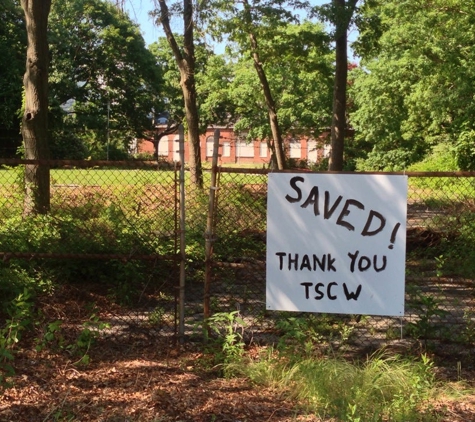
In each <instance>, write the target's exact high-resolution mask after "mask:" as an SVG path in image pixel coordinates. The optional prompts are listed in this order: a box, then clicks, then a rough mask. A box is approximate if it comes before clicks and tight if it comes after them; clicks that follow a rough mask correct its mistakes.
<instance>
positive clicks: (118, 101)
mask: <svg viewBox="0 0 475 422" xmlns="http://www.w3.org/2000/svg"><path fill="white" fill-rule="evenodd" d="M49 28H50V32H49V41H50V50H51V56H52V60H51V66H50V100H51V108H52V110H53V113H52V114H53V117H54V120H53V122H52V126H53V127H52V129H54V135H55V136H54V138H53V139H54V145H53V146H54V148H52V153H53V154H55V157H58V158H64V155H63V156H61V155H60V154H64V153H67V154H71V153H73V152H74V151H73V148H71V139H74V138H79V140H80V141H82V143H83V144H84V145H85V146H86V147H87V149H88V151H86V153H87V155H86V157H87V156H91V157H93V158H99V159H105V158H106V156H107V145H108V144H109V156H110V158H121V157H124V156H126V155H127V152H128V150H129V147H130V144H131V142H132V141H133V140H134V139H136V138H139V139H142V138H146V137H147V136H150V134H151V133H152V129H153V118H152V117H153V113H154V112H157V111H161V110H162V109H163V103H162V97H161V94H162V92H161V91H162V87H163V85H162V75H161V69H160V67H158V66H157V65H156V62H155V58H154V56H153V55H152V53H151V52H150V51H149V50H148V49H147V48H146V46H145V42H144V40H143V37H142V35H141V34H140V31H139V28H138V27H137V25H135V24H134V23H133V22H132V21H131V20H130V18H129V17H128V16H127V14H126V13H124V12H122V11H121V10H119V9H117V8H116V7H114V5H112V4H111V3H109V2H105V1H102V0H74V1H70V0H67V1H66V0H55V2H54V3H53V5H52V10H51V13H50V19H49ZM107 128H109V139H107V138H108V137H107ZM108 141H109V142H108ZM58 155H59V156H58ZM66 157H67V158H74V157H71V156H70V155H67V156H66Z"/></svg>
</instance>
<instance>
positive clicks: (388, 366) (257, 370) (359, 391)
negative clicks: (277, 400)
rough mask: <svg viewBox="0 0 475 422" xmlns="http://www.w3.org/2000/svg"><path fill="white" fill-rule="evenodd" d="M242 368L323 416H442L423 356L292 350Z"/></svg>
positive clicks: (429, 365) (402, 418) (429, 364)
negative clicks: (354, 358)
mask: <svg viewBox="0 0 475 422" xmlns="http://www.w3.org/2000/svg"><path fill="white" fill-rule="evenodd" d="M294 353H295V351H294ZM297 355H298V353H297ZM235 364H236V363H234V365H235ZM231 365H233V364H231ZM240 367H241V368H242V371H241V373H243V375H246V376H247V377H249V378H250V379H251V380H252V381H253V382H254V383H255V384H257V385H264V386H267V387H274V388H275V389H276V390H277V391H279V392H280V393H281V394H282V395H283V396H284V397H285V398H287V399H290V400H296V401H297V402H298V403H300V406H303V408H304V409H305V411H306V412H307V413H308V414H313V415H315V416H317V417H319V418H322V419H325V418H336V420H338V421H349V422H350V421H352V422H356V421H360V422H363V421H364V422H369V421H405V422H412V421H427V422H429V421H436V420H438V419H437V417H436V416H435V415H434V414H433V413H432V412H431V409H430V407H429V406H428V403H429V402H430V400H431V399H433V398H434V397H435V396H436V394H437V391H438V390H437V386H436V383H435V379H434V371H433V368H432V362H431V361H430V360H429V359H428V358H427V357H425V356H424V355H423V356H422V357H421V359H420V360H415V359H409V358H402V357H399V356H384V355H382V354H379V355H374V356H372V357H370V358H368V359H367V360H366V361H365V362H363V363H352V362H349V361H347V360H344V359H339V358H335V357H319V358H316V357H313V358H309V357H305V358H295V354H294V357H292V358H289V357H288V355H286V354H283V355H282V354H275V353H269V354H267V355H265V356H264V357H261V358H260V359H258V360H256V361H250V362H249V363H248V364H247V365H244V366H243V365H242V363H241V364H240ZM332 420H333V419H332Z"/></svg>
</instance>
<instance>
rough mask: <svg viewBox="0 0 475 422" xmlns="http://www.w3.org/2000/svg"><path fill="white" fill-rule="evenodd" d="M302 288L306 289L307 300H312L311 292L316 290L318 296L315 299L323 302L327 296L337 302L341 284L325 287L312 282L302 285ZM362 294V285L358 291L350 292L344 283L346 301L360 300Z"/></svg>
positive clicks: (330, 284)
mask: <svg viewBox="0 0 475 422" xmlns="http://www.w3.org/2000/svg"><path fill="white" fill-rule="evenodd" d="M300 285H301V286H303V287H304V288H305V299H310V292H311V290H315V293H316V296H314V297H313V298H314V299H315V300H321V299H323V298H324V297H325V294H326V296H327V298H328V299H330V300H337V299H338V296H337V294H336V293H335V290H336V289H337V288H338V287H339V284H338V283H337V282H336V281H332V282H331V283H328V284H327V285H326V287H325V284H323V283H316V284H315V285H314V284H313V283H311V282H305V283H300ZM360 293H361V284H359V285H358V287H357V288H356V290H355V291H354V292H353V291H350V290H349V289H348V286H347V284H346V283H343V294H344V295H345V297H346V300H348V301H349V300H358V297H359V295H360Z"/></svg>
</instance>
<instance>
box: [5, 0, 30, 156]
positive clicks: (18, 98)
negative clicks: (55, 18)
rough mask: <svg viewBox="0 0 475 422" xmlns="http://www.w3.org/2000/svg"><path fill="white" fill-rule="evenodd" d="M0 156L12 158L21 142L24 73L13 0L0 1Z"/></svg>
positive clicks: (21, 33)
mask: <svg viewBox="0 0 475 422" xmlns="http://www.w3.org/2000/svg"><path fill="white" fill-rule="evenodd" d="M0 22H2V23H1V24H0V57H5V58H8V60H1V61H0V141H1V144H0V145H1V146H0V156H2V157H14V156H15V155H16V151H17V149H18V146H19V145H20V144H21V136H19V133H20V130H19V127H20V117H19V111H20V109H21V104H22V77H23V75H24V73H25V48H26V29H25V18H24V13H23V10H22V8H21V6H20V5H19V3H18V2H17V1H15V0H0Z"/></svg>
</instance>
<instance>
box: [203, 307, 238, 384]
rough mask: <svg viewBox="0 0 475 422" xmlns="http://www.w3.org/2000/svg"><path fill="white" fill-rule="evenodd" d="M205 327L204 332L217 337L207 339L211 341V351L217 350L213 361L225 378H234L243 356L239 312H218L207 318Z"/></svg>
mask: <svg viewBox="0 0 475 422" xmlns="http://www.w3.org/2000/svg"><path fill="white" fill-rule="evenodd" d="M205 327H206V329H205V331H207V330H208V329H209V330H210V331H211V332H214V333H215V335H217V337H215V338H214V339H213V337H210V338H209V339H208V340H212V343H211V344H212V346H213V349H214V350H217V351H216V353H215V361H216V362H217V363H218V364H219V365H222V366H223V372H224V375H225V376H226V377H231V376H234V375H235V374H236V373H238V372H239V371H240V366H241V363H242V358H243V355H244V346H245V343H244V337H243V336H244V328H245V327H246V323H245V321H244V320H243V319H242V317H241V316H240V314H239V311H233V312H228V313H225V312H219V313H215V314H214V315H212V316H211V317H210V318H208V320H207V321H206V325H205Z"/></svg>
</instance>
